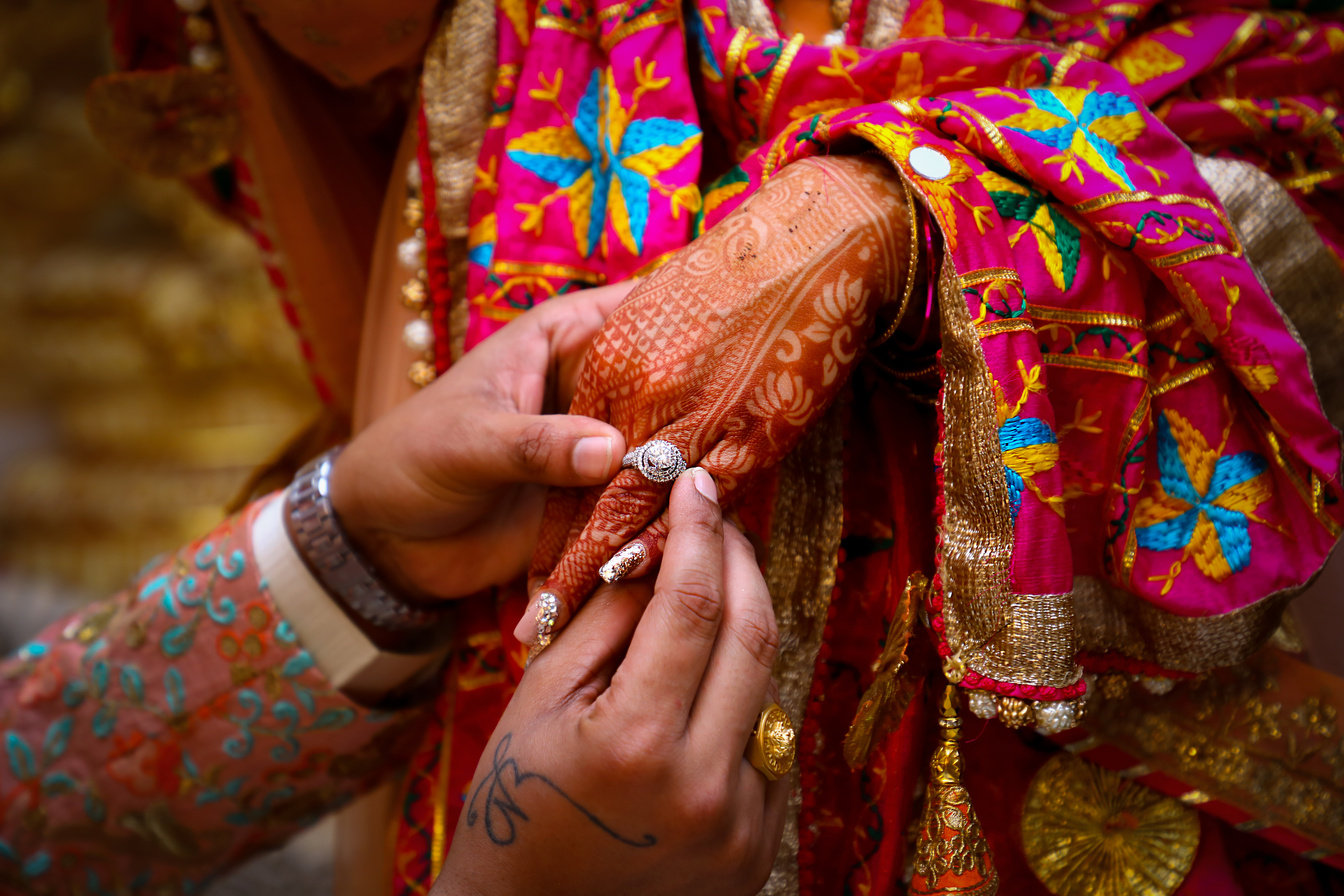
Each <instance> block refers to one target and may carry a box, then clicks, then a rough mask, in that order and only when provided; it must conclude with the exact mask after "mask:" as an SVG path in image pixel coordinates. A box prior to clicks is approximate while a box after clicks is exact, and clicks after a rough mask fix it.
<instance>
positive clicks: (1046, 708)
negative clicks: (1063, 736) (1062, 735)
mask: <svg viewBox="0 0 1344 896" xmlns="http://www.w3.org/2000/svg"><path fill="white" fill-rule="evenodd" d="M1077 724H1078V719H1077V717H1076V715H1075V713H1074V709H1073V703H1072V702H1071V701H1068V700H1060V701H1045V700H1042V701H1041V702H1039V703H1037V704H1036V728H1037V729H1038V730H1039V731H1040V732H1041V733H1042V734H1058V733H1059V732H1061V731H1067V730H1069V729H1070V728H1072V727H1073V726H1074V725H1077Z"/></svg>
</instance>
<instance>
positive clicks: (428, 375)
mask: <svg viewBox="0 0 1344 896" xmlns="http://www.w3.org/2000/svg"><path fill="white" fill-rule="evenodd" d="M406 375H407V376H408V377H410V378H411V382H413V383H415V384H416V385H417V386H419V387H421V388H424V387H425V386H428V385H429V384H430V383H432V382H434V378H435V377H436V376H438V374H437V373H435V372H434V365H433V364H431V363H429V362H428V361H416V362H415V363H414V364H412V365H411V369H410V370H408V371H406Z"/></svg>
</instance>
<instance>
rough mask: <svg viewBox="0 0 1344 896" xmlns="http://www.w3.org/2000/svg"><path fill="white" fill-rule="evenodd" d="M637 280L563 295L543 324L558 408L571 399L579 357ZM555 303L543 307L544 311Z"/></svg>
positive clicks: (579, 364) (585, 352)
mask: <svg viewBox="0 0 1344 896" xmlns="http://www.w3.org/2000/svg"><path fill="white" fill-rule="evenodd" d="M638 283H639V281H638V280H626V281H623V282H621V283H613V284H611V285H609V286H599V287H596V288H594V289H585V290H581V291H579V292H577V293H573V294H572V295H570V296H565V297H563V299H561V300H558V301H562V302H563V303H564V304H563V305H561V306H560V307H559V308H558V309H557V311H558V312H561V313H557V314H556V315H555V316H554V317H553V318H550V319H548V320H546V321H544V322H543V323H544V324H545V325H547V326H548V327H549V330H548V333H549V336H548V339H549V342H550V346H551V354H552V355H553V356H554V357H555V358H556V362H557V363H556V388H557V395H558V399H559V404H558V407H559V408H567V407H569V404H570V402H571V401H572V400H573V398H574V392H575V389H576V387H577V384H578V380H579V375H580V373H581V371H582V369H583V358H584V355H585V354H587V351H588V347H589V346H590V345H592V342H593V339H595V338H596V337H597V334H598V331H599V330H601V329H602V325H603V324H604V323H606V319H607V317H609V316H610V315H611V312H613V311H615V310H616V308H617V307H618V306H619V305H620V304H621V303H622V302H624V301H625V299H626V297H627V296H629V294H630V292H631V290H633V289H634V288H635V286H636V285H637V284H638ZM556 301H557V300H552V301H551V302H547V303H546V305H543V306H542V307H543V308H546V307H547V306H549V305H552V304H554V303H555V302H556Z"/></svg>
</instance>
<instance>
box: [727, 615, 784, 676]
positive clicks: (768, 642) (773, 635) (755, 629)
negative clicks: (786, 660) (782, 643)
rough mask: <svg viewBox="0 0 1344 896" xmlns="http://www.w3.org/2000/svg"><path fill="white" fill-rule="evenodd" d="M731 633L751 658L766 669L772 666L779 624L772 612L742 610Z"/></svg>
mask: <svg viewBox="0 0 1344 896" xmlns="http://www.w3.org/2000/svg"><path fill="white" fill-rule="evenodd" d="M733 634H734V635H735V636H736V637H737V638H738V640H739V641H740V642H741V644H742V646H743V648H745V649H746V651H747V653H748V654H749V655H750V656H751V657H752V659H754V660H756V662H758V663H760V664H761V665H762V666H763V667H765V668H766V669H770V668H773V667H774V664H775V657H776V656H777V655H778V654H779V626H778V624H777V623H776V622H775V614H774V613H767V612H764V611H762V610H759V609H752V610H747V611H743V612H742V613H741V614H740V615H739V616H738V618H737V619H736V621H735V622H734V623H733Z"/></svg>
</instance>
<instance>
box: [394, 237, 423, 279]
mask: <svg viewBox="0 0 1344 896" xmlns="http://www.w3.org/2000/svg"><path fill="white" fill-rule="evenodd" d="M397 260H398V261H400V262H401V266H402V267H404V268H406V270H408V271H418V270H420V269H421V268H422V267H424V266H425V241H424V239H423V238H422V237H419V236H408V237H406V239H404V240H402V241H401V242H400V243H397Z"/></svg>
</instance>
